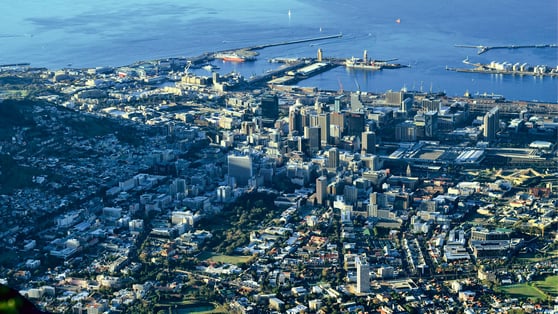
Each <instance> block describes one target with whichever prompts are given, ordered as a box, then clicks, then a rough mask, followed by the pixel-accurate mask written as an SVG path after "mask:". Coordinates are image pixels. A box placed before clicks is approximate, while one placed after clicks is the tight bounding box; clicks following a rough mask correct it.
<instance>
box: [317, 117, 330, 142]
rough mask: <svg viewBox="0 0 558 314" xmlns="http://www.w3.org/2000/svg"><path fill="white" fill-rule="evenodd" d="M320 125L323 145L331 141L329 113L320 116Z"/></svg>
mask: <svg viewBox="0 0 558 314" xmlns="http://www.w3.org/2000/svg"><path fill="white" fill-rule="evenodd" d="M318 125H319V126H320V132H321V133H320V136H321V143H322V145H324V146H325V145H327V144H328V143H329V113H322V114H320V115H319V116H318Z"/></svg>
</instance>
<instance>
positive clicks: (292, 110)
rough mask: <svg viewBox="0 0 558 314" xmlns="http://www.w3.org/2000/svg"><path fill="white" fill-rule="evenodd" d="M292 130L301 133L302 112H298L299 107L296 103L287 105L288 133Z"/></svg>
mask: <svg viewBox="0 0 558 314" xmlns="http://www.w3.org/2000/svg"><path fill="white" fill-rule="evenodd" d="M294 131H297V132H299V134H300V133H302V131H303V128H302V114H301V113H300V107H299V106H297V105H292V106H290V107H289V134H292V133H293V132H294Z"/></svg>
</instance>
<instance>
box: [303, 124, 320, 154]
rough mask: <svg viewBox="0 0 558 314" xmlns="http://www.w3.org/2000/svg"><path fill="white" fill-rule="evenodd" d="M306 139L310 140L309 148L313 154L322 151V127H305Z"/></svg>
mask: <svg viewBox="0 0 558 314" xmlns="http://www.w3.org/2000/svg"><path fill="white" fill-rule="evenodd" d="M304 137H305V138H307V139H308V146H309V149H310V153H311V154H313V153H315V152H317V151H319V150H320V148H321V144H322V143H321V130H320V127H317V126H316V127H305V128H304Z"/></svg>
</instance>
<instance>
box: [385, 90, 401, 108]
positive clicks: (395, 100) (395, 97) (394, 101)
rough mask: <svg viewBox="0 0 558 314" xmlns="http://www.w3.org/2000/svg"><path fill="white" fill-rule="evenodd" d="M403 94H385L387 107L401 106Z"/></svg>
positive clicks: (392, 92)
mask: <svg viewBox="0 0 558 314" xmlns="http://www.w3.org/2000/svg"><path fill="white" fill-rule="evenodd" d="M403 95H404V94H403V92H402V91H399V92H394V91H387V92H386V95H385V96H386V103H387V104H389V105H398V106H400V105H401V102H403Z"/></svg>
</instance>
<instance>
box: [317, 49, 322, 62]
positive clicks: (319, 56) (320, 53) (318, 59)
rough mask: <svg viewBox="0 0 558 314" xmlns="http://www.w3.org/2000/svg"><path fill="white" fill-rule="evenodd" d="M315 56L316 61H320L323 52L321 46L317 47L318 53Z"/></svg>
mask: <svg viewBox="0 0 558 314" xmlns="http://www.w3.org/2000/svg"><path fill="white" fill-rule="evenodd" d="M316 57H317V58H316V59H317V61H318V62H322V60H323V58H324V52H323V51H322V48H318V55H317V56H316Z"/></svg>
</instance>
